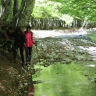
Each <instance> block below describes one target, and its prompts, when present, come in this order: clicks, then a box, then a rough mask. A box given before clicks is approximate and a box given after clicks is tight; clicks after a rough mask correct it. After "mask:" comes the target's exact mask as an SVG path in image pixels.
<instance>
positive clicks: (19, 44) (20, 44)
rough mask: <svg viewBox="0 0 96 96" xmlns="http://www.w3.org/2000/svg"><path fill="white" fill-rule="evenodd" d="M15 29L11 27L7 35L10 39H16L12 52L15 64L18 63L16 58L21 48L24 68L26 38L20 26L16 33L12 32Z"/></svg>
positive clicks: (7, 30)
mask: <svg viewBox="0 0 96 96" xmlns="http://www.w3.org/2000/svg"><path fill="white" fill-rule="evenodd" d="M12 29H13V28H12V27H9V28H8V29H6V32H7V35H8V36H10V37H14V44H13V46H12V51H13V62H14V63H16V56H17V50H18V48H19V50H20V55H21V60H22V66H23V65H24V55H23V51H24V42H25V37H24V34H23V33H22V30H21V29H20V27H19V26H17V27H16V29H15V31H14V32H10V31H11V30H12Z"/></svg>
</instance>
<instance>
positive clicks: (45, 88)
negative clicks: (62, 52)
mask: <svg viewBox="0 0 96 96" xmlns="http://www.w3.org/2000/svg"><path fill="white" fill-rule="evenodd" d="M75 37H76V36H75ZM78 37H79V38H77V37H76V38H74V37H72V38H71V40H70V38H67V39H68V40H69V41H70V42H72V43H73V42H74V40H75V42H74V44H73V45H74V46H75V47H76V48H77V47H78V49H79V50H85V51H87V53H88V54H89V55H90V57H92V60H89V59H88V58H87V59H84V58H85V57H84V58H83V59H84V60H83V59H82V58H81V57H80V56H79V60H78V61H76V60H73V62H71V63H68V64H66V63H61V62H55V63H53V64H50V65H49V66H42V65H39V64H36V65H34V68H35V69H40V71H37V72H36V73H35V74H34V75H33V76H32V77H33V81H36V82H37V83H35V84H34V90H35V91H34V96H96V67H95V66H96V61H95V59H96V52H95V49H96V48H95V46H93V45H91V43H93V42H91V41H90V40H89V38H88V37H86V36H84V35H83V36H78ZM64 40H65V39H64ZM78 40H79V41H78ZM86 40H87V41H86ZM81 41H82V42H83V43H82V42H81ZM85 41H86V42H85ZM79 42H80V43H79ZM88 42H91V43H90V44H89V43H88ZM63 43H64V42H63ZM78 43H79V44H78ZM87 43H88V44H87ZM71 47H72V46H71ZM76 50H77V49H76ZM81 56H82V55H81ZM85 56H86V57H87V55H85ZM64 58H65V57H64ZM68 58H69V57H68Z"/></svg>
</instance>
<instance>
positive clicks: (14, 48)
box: [12, 44, 24, 63]
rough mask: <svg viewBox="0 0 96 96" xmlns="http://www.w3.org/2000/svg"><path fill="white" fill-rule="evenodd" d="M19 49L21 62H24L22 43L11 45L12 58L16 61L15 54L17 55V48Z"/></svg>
mask: <svg viewBox="0 0 96 96" xmlns="http://www.w3.org/2000/svg"><path fill="white" fill-rule="evenodd" d="M18 48H19V50H20V55H21V60H22V63H24V55H23V50H24V47H23V45H15V44H14V45H13V47H12V51H13V59H14V61H16V56H17V50H18Z"/></svg>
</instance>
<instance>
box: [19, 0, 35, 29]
mask: <svg viewBox="0 0 96 96" xmlns="http://www.w3.org/2000/svg"><path fill="white" fill-rule="evenodd" d="M34 4H35V0H27V1H26V5H25V9H24V10H23V12H22V14H21V16H20V19H19V22H18V25H19V26H22V27H25V26H26V25H27V24H29V20H30V16H31V13H32V11H33V8H34Z"/></svg>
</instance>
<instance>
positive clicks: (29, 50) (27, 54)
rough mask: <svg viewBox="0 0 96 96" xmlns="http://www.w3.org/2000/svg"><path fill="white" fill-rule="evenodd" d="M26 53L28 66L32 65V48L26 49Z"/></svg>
mask: <svg viewBox="0 0 96 96" xmlns="http://www.w3.org/2000/svg"><path fill="white" fill-rule="evenodd" d="M25 53H26V64H30V63H31V54H32V47H26V48H25Z"/></svg>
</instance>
